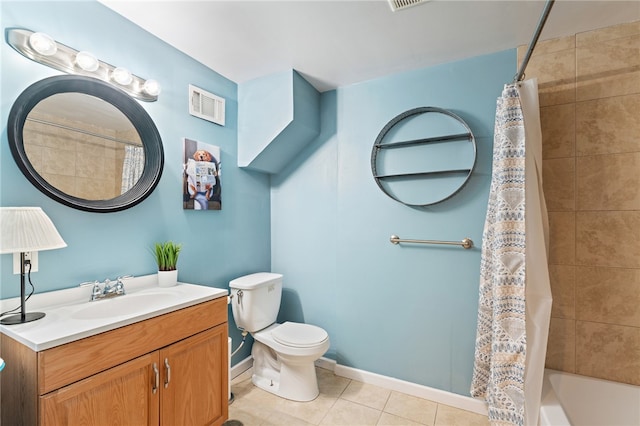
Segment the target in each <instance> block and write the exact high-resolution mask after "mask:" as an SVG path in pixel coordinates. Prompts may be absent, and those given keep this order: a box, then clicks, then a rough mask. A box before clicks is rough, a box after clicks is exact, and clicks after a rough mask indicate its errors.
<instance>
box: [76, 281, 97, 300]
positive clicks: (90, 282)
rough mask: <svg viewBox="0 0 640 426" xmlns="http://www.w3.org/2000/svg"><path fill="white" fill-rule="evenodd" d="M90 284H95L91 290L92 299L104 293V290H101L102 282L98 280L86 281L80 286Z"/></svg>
mask: <svg viewBox="0 0 640 426" xmlns="http://www.w3.org/2000/svg"><path fill="white" fill-rule="evenodd" d="M89 286H93V289H92V290H91V300H95V299H96V298H97V297H98V296H100V294H101V293H102V290H100V283H99V282H98V281H86V282H83V283H80V287H89Z"/></svg>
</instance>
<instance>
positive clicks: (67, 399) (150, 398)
mask: <svg viewBox="0 0 640 426" xmlns="http://www.w3.org/2000/svg"><path fill="white" fill-rule="evenodd" d="M158 362H159V360H158V352H153V353H151V354H147V355H144V356H141V357H139V358H136V359H134V360H131V361H129V362H126V363H124V364H121V365H118V366H117V367H113V368H111V369H109V370H106V371H103V372H102V373H98V374H96V375H94V376H91V377H88V378H86V379H84V380H81V381H79V382H77V383H74V384H71V385H69V386H66V387H63V388H61V389H58V390H57V391H53V392H51V393H48V394H46V395H44V396H42V397H41V398H40V413H41V419H40V424H42V425H51V426H71V425H100V426H110V425H113V426H116V425H121V426H125V425H126V426H134V425H154V426H155V425H158V422H159V420H158V413H159V400H160V397H159V395H160V389H157V390H156V391H155V392H154V390H153V388H154V386H156V374H155V371H154V368H153V366H154V364H155V365H156V366H158V368H159V363H158ZM158 382H159V380H158Z"/></svg>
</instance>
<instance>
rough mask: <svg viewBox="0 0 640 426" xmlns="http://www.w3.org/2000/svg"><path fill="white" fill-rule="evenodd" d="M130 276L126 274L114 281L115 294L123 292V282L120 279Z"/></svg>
mask: <svg viewBox="0 0 640 426" xmlns="http://www.w3.org/2000/svg"><path fill="white" fill-rule="evenodd" d="M130 277H131V275H127V276H125V277H118V280H117V281H116V285H115V289H116V294H125V290H124V283H123V282H122V280H123V279H125V278H130Z"/></svg>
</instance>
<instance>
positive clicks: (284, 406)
mask: <svg viewBox="0 0 640 426" xmlns="http://www.w3.org/2000/svg"><path fill="white" fill-rule="evenodd" d="M278 399H279V401H278V402H277V404H275V405H274V407H275V409H276V410H277V411H279V412H281V413H287V414H288V415H290V416H293V417H296V418H298V419H302V420H305V421H307V422H309V423H313V424H315V425H317V424H319V423H320V421H321V420H322V419H323V418H324V417H325V415H326V414H327V412H329V410H331V408H332V407H333V406H334V405H335V404H336V401H338V399H337V398H336V397H331V396H327V395H323V394H320V395H318V397H317V398H316V399H314V400H313V401H309V402H296V401H289V400H286V399H283V398H278Z"/></svg>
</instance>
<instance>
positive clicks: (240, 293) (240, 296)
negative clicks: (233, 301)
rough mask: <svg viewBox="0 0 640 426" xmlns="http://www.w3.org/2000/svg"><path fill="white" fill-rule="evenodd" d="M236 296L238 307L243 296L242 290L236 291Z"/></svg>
mask: <svg viewBox="0 0 640 426" xmlns="http://www.w3.org/2000/svg"><path fill="white" fill-rule="evenodd" d="M236 295H237V296H238V305H239V304H240V302H241V300H242V295H243V293H242V290H238V291H237V292H236Z"/></svg>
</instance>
